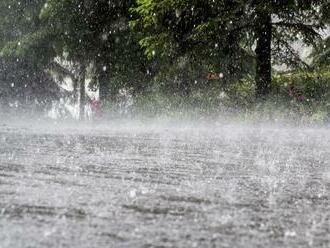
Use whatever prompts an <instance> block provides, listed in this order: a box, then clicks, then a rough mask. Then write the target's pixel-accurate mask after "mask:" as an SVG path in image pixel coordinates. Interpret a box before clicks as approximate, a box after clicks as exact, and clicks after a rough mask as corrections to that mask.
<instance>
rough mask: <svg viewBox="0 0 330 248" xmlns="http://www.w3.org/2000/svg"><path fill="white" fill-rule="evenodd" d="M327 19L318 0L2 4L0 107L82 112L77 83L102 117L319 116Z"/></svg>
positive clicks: (324, 115) (322, 115) (324, 98)
mask: <svg viewBox="0 0 330 248" xmlns="http://www.w3.org/2000/svg"><path fill="white" fill-rule="evenodd" d="M329 20H330V3H329V1H326V0H318V1H313V0H309V1H297V0H292V1H278V0H277V1H275V0H267V1H258V0H222V1H220V0H219V1H213V0H193V1H191V0H190V1H186V0H126V1H121V0H113V1H105V0H95V1H93V0H29V1H27V0H3V1H1V2H0V51H1V53H0V55H1V57H0V105H1V106H2V108H3V109H5V110H6V111H7V110H8V109H10V108H13V107H14V108H26V107H27V106H32V105H33V106H38V107H37V108H40V109H47V108H48V107H51V106H52V105H53V103H54V101H59V99H64V98H65V99H66V98H67V99H70V101H71V103H76V102H77V103H79V105H80V114H79V115H80V117H81V118H83V117H84V111H85V106H86V104H88V103H90V102H91V101H92V99H90V98H91V97H90V96H88V95H86V92H85V90H86V88H85V85H86V86H88V87H89V88H90V89H91V90H96V91H98V92H99V101H100V106H102V112H103V114H104V112H107V111H109V112H110V110H111V112H118V113H122V114H123V113H124V114H128V113H130V114H139V113H143V114H144V115H146V114H147V115H155V114H165V115H180V116H194V117H202V116H206V115H208V116H210V115H219V114H221V113H223V112H226V113H227V114H228V113H229V114H230V113H232V114H233V115H235V114H237V113H240V114H241V116H242V115H243V116H245V117H246V118H254V113H258V114H259V115H265V116H266V117H267V118H269V119H271V120H276V119H277V118H282V119H288V118H293V119H297V116H299V118H298V119H299V120H308V121H317V122H318V121H325V120H327V119H328V113H329V112H330V107H328V106H329V105H330V100H329V94H330V88H329V84H330V72H329V68H330V64H329V63H330V59H329V58H330V57H329V55H330V43H329V41H330V38H329V37H327V35H323V36H322V33H326V32H325V30H326V29H327V27H329V26H328V25H329ZM297 41H299V42H300V43H301V44H305V45H308V46H310V47H312V48H313V49H312V53H311V55H310V57H309V58H308V61H310V63H307V62H306V60H303V59H302V58H301V56H300V54H299V52H298V51H297V50H295V49H294V48H293V45H294V44H296V43H295V42H297ZM275 65H282V66H283V65H285V66H286V70H285V71H278V70H277V71H276V70H275V68H276V67H275ZM65 82H71V84H72V87H69V88H68V87H63V85H64V84H65Z"/></svg>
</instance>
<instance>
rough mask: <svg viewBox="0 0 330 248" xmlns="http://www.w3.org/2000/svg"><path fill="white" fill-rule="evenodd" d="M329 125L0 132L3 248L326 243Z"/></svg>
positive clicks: (329, 242)
mask: <svg viewBox="0 0 330 248" xmlns="http://www.w3.org/2000/svg"><path fill="white" fill-rule="evenodd" d="M329 165H330V129H329V130H328V129H326V128H294V127H274V126H273V127H270V126H268V127H267V126H251V125H250V126H244V125H229V124H228V125H220V126H215V125H214V126H212V125H209V126H204V127H203V126H192V125H190V126H185V125H175V126H168V127H164V126H163V127H157V125H150V126H148V125H144V126H137V125H133V124H132V125H124V126H120V125H118V124H113V125H111V124H109V125H108V126H102V127H100V126H99V127H93V125H92V124H91V125H87V126H84V127H75V126H73V125H71V126H67V127H59V126H56V125H55V126H51V125H39V126H35V125H32V124H30V125H25V127H23V126H22V125H16V126H15V127H14V126H13V125H8V124H7V125H2V126H1V127H0V247H1V248H7V247H10V248H12V247H33V248H34V247H79V248H80V247H330V200H329V199H330V166H329Z"/></svg>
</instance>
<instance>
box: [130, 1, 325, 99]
mask: <svg viewBox="0 0 330 248" xmlns="http://www.w3.org/2000/svg"><path fill="white" fill-rule="evenodd" d="M137 2H138V6H137V7H136V8H133V10H132V11H133V13H135V14H137V18H136V20H135V21H134V22H132V26H133V27H135V28H138V29H142V30H143V33H142V35H141V39H140V44H141V45H142V47H144V49H145V51H146V54H147V55H148V56H149V57H151V56H152V55H153V54H155V53H159V54H160V55H161V56H169V57H170V56H180V54H185V53H188V52H197V53H198V54H203V55H204V54H207V55H208V56H212V53H214V54H217V55H219V54H221V59H220V60H225V61H229V62H228V65H230V64H232V63H234V66H233V67H232V68H231V69H229V70H228V71H229V72H234V71H235V67H238V68H239V67H241V66H240V62H239V61H240V59H244V58H245V57H242V56H243V55H245V54H248V51H249V50H254V52H255V61H256V68H255V82H256V96H257V98H258V99H263V98H265V97H266V96H267V95H268V94H269V93H270V92H271V65H272V56H273V58H274V59H276V60H277V61H280V62H286V63H290V64H292V63H296V64H297V63H299V62H301V61H299V58H298V56H297V55H296V53H295V52H294V50H293V49H292V48H291V47H290V43H291V42H292V41H295V40H298V39H302V40H303V41H304V42H306V43H307V44H311V43H313V42H314V41H315V39H316V38H317V37H318V32H317V30H318V29H319V28H321V27H322V26H323V25H324V23H323V22H322V15H323V13H321V12H320V9H322V7H324V5H326V4H327V1H325V0H324V1H322V0H321V1H312V0H309V1H294V0H292V1H278V0H277V1H276V0H267V1H261V0H260V1H258V0H236V1H235V0H223V1H212V0H203V1H202V0H194V1H179V0H138V1H137ZM217 51H218V52H217ZM204 56H205V55H204ZM219 64H220V63H219Z"/></svg>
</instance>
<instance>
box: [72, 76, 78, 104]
mask: <svg viewBox="0 0 330 248" xmlns="http://www.w3.org/2000/svg"><path fill="white" fill-rule="evenodd" d="M72 80H73V102H74V103H77V101H78V81H79V80H77V79H76V78H72Z"/></svg>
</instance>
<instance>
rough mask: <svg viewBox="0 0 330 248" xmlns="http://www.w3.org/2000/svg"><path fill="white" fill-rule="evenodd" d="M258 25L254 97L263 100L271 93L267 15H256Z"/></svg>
mask: <svg viewBox="0 0 330 248" xmlns="http://www.w3.org/2000/svg"><path fill="white" fill-rule="evenodd" d="M257 20H258V22H257V25H259V26H258V27H257V29H256V35H257V47H256V50H255V53H256V78H255V81H256V97H257V99H258V100H263V99H265V98H266V97H267V96H268V95H269V94H270V92H271V83H272V74H271V73H272V72H271V69H272V65H271V43H272V19H271V15H270V14H269V13H259V14H258V19H257Z"/></svg>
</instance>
